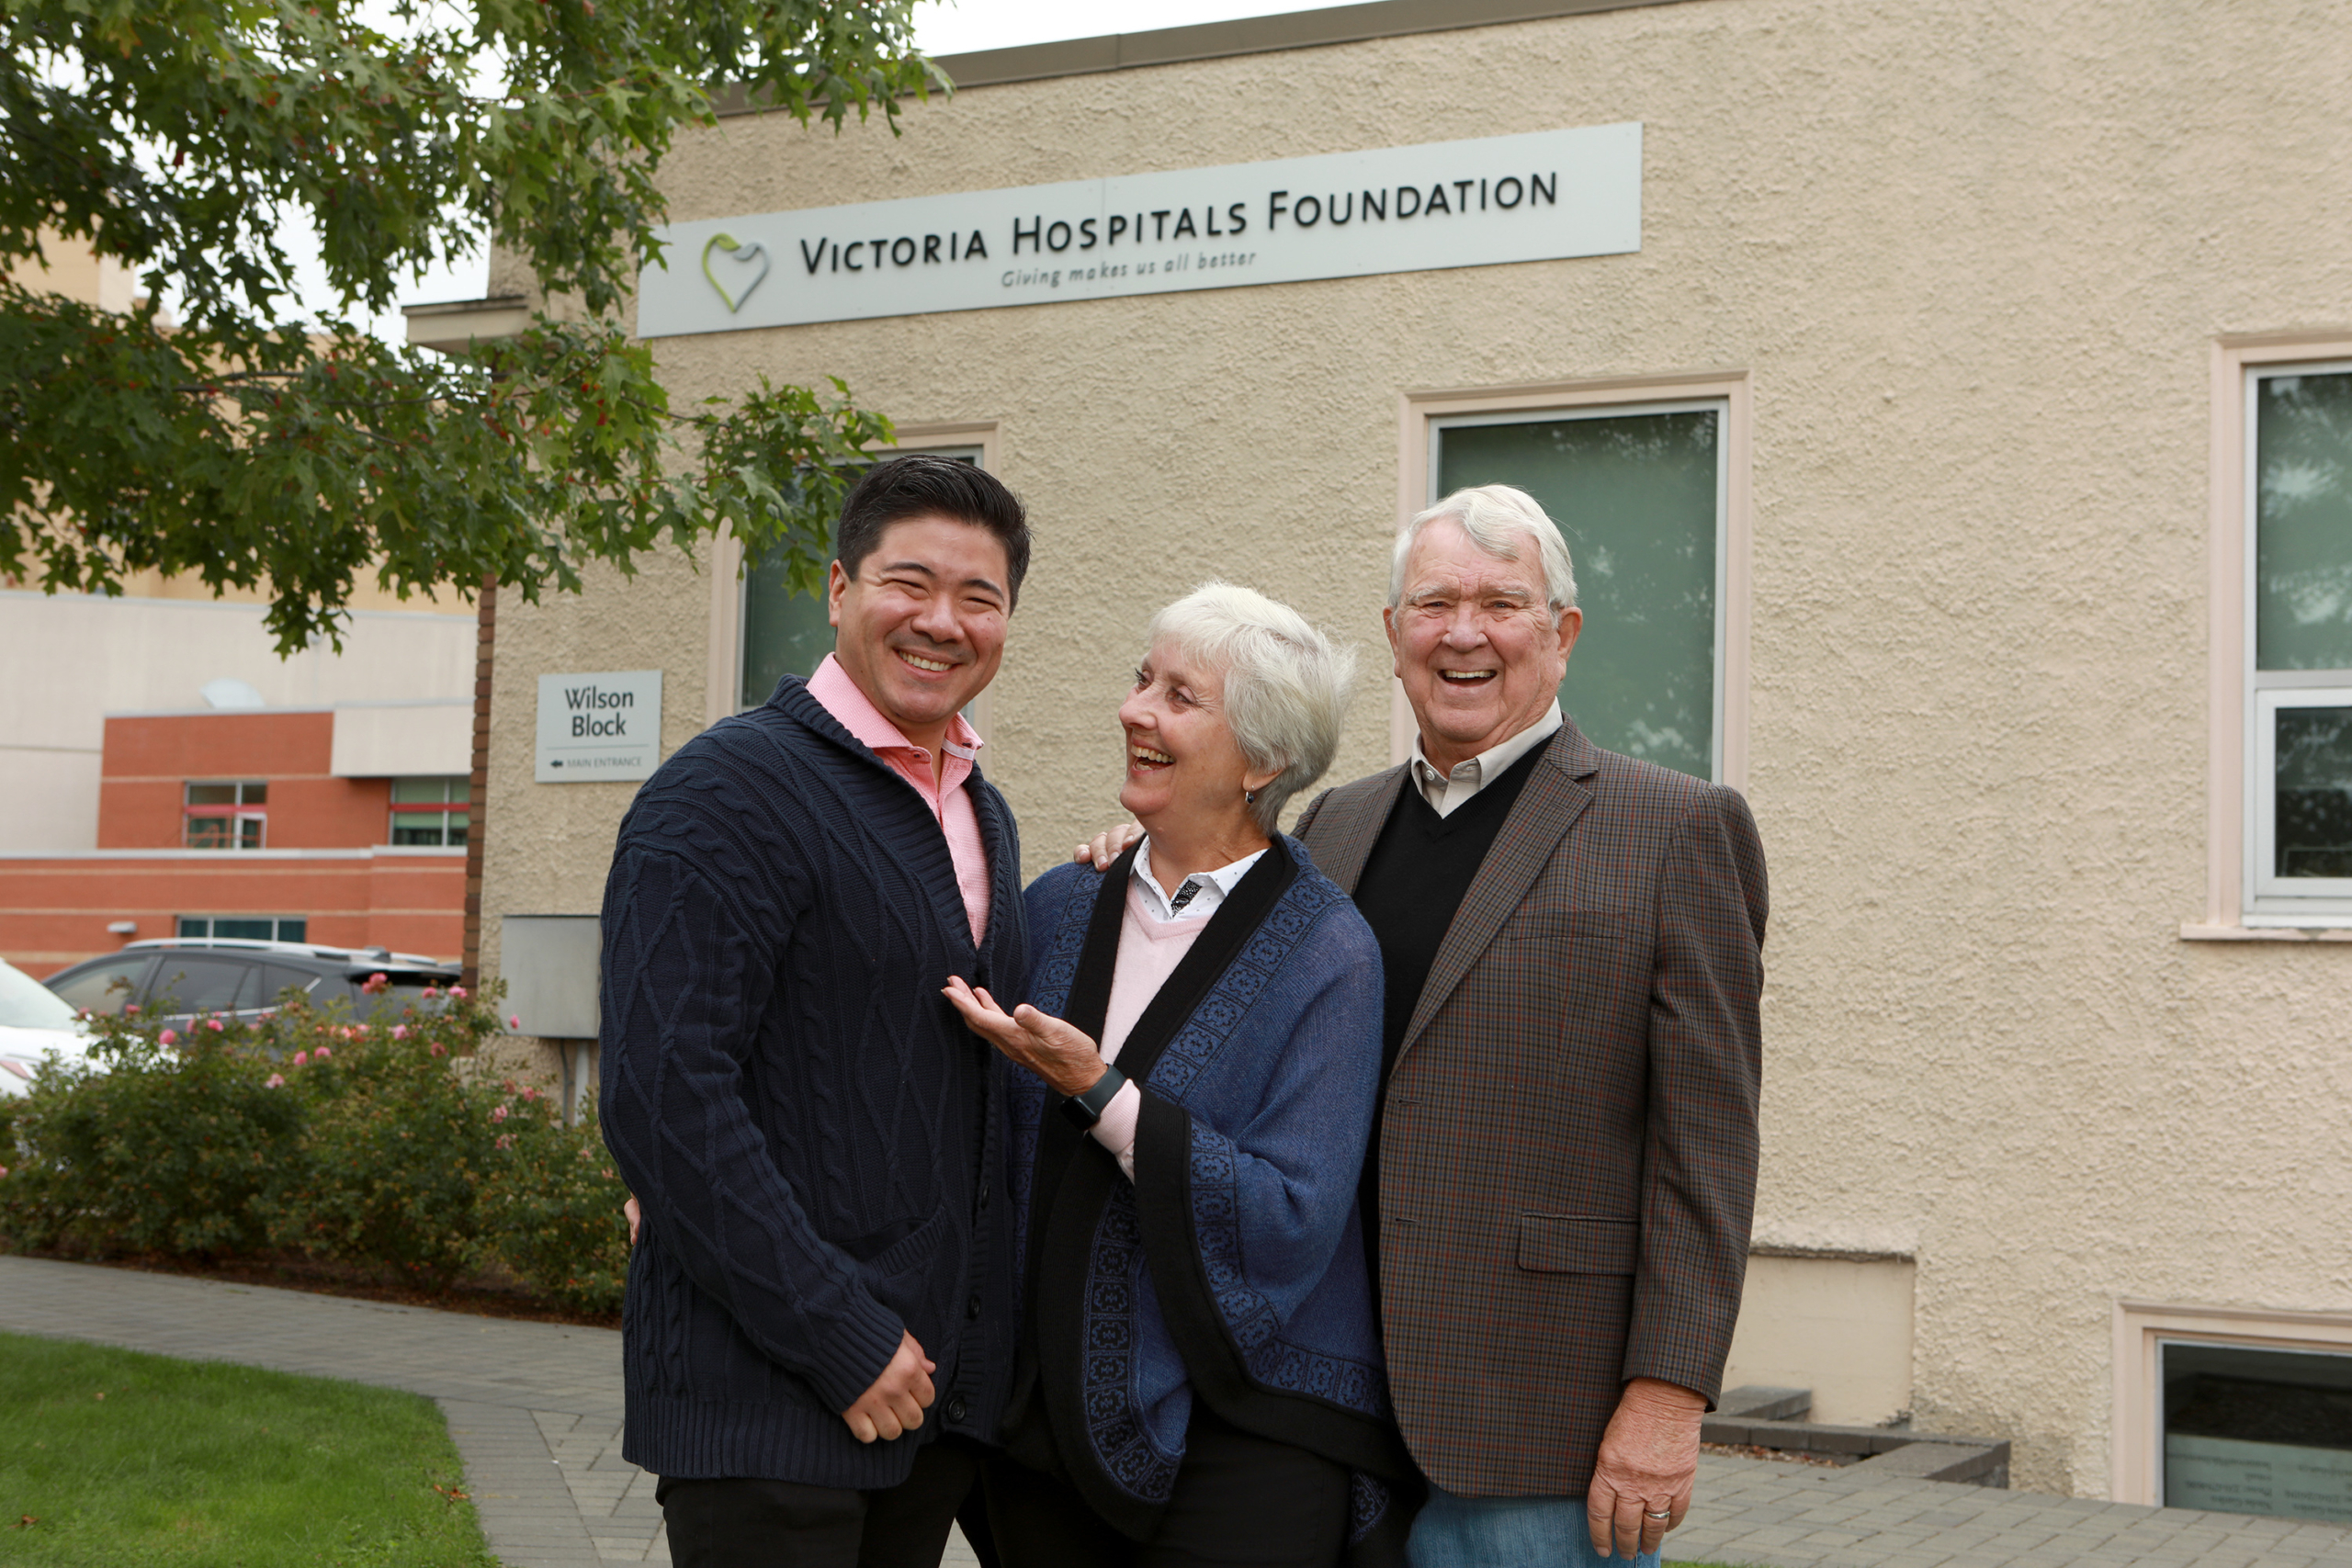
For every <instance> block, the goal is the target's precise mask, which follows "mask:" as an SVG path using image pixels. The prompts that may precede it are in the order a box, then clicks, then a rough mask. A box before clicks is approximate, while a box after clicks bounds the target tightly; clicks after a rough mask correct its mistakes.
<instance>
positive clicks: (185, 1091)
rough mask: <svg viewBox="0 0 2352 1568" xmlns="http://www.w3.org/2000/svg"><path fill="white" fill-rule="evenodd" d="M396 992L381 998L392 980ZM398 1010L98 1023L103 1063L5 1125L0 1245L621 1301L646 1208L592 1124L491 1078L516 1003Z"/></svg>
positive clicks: (44, 1078)
mask: <svg viewBox="0 0 2352 1568" xmlns="http://www.w3.org/2000/svg"><path fill="white" fill-rule="evenodd" d="M377 989H380V987H377ZM425 997H426V1000H425V1003H424V1006H422V1007H419V1006H416V1005H411V1006H410V1007H408V1008H406V1009H404V1010H402V1011H401V1014H400V1015H399V1016H398V1017H397V1018H393V1017H390V1016H387V1015H380V1014H379V1015H378V1016H377V1017H374V1018H372V1019H368V1020H357V1019H354V1018H353V1017H351V1016H350V1015H349V1013H348V1012H347V1011H345V1010H343V1009H341V1008H340V1007H337V1008H335V1009H334V1010H326V1011H317V1010H311V1009H309V1008H307V1007H304V1006H302V1005H301V1004H300V1001H299V1000H298V999H291V998H289V999H288V1002H287V1003H286V1005H284V1006H282V1007H281V1008H280V1009H279V1010H277V1012H275V1013H274V1014H272V1015H271V1016H269V1017H267V1018H264V1019H259V1020H254V1021H242V1020H238V1019H234V1018H227V1017H216V1018H205V1019H199V1020H198V1021H196V1022H195V1024H194V1025H193V1026H190V1027H187V1028H185V1029H183V1030H181V1031H177V1032H175V1031H168V1030H162V1029H159V1028H157V1027H156V1025H155V1024H154V1023H153V1022H151V1021H141V1019H139V1018H138V1017H136V1016H131V1017H125V1018H93V1019H92V1020H90V1024H91V1030H92V1034H93V1041H92V1044H91V1049H90V1055H91V1057H92V1066H90V1067H88V1068H86V1069H80V1070H76V1069H74V1068H67V1069H64V1070H62V1071H60V1072H55V1073H45V1074H43V1075H41V1076H40V1078H39V1079H37V1080H36V1083H35V1086H34V1089H33V1091H32V1093H31V1094H30V1095H29V1096H28V1097H27V1098H25V1099H23V1100H15V1101H11V1102H8V1106H9V1111H10V1112H11V1114H10V1115H9V1116H7V1118H6V1123H5V1125H0V1168H6V1175H5V1176H0V1239H5V1241H6V1245H8V1246H10V1247H16V1248H22V1249H32V1250H41V1251H53V1250H64V1251H69V1252H82V1253H90V1254H97V1255H105V1254H110V1253H164V1254H170V1255H175V1256H182V1257H188V1258H196V1259H198V1260H203V1261H215V1260H224V1259H227V1258H236V1257H239V1256H252V1255H255V1254H261V1253H266V1252H272V1251H278V1252H283V1251H289V1250H292V1251H300V1252H301V1253H304V1254H306V1255H308V1256H310V1257H311V1258H321V1259H326V1260H332V1261H334V1262H337V1263H341V1264H345V1265H349V1266H354V1267H356V1268H359V1269H364V1270H367V1271H368V1272H370V1273H373V1274H375V1275H377V1276H379V1277H381V1278H385V1279H390V1280H399V1281H401V1282H403V1283H408V1284H412V1285H415V1286H419V1287H422V1288H424V1289H427V1290H437V1289H440V1288H443V1287H446V1286H447V1284H448V1283H449V1282H450V1281H452V1280H455V1279H457V1278H458V1277H459V1276H461V1275H463V1274H466V1273H468V1272H470V1271H472V1270H476V1269H481V1268H484V1267H486V1266H489V1265H492V1264H501V1265H503V1266H504V1267H506V1268H507V1269H510V1270H512V1271H513V1272H514V1273H515V1275H517V1276H518V1277H519V1278H521V1279H522V1280H524V1281H525V1282H526V1284H528V1285H529V1286H531V1287H532V1288H533V1289H534V1290H535V1291H537V1292H539V1293H540V1294H542V1295H544V1296H546V1297H548V1299H550V1300H552V1301H555V1302H559V1303H562V1304H564V1305H567V1306H570V1307H572V1308H574V1309H576V1310H582V1311H591V1312H607V1311H613V1310H616V1309H617V1307H618V1305H619V1302H620V1281H621V1279H622V1276H623V1274H624V1273H625V1271H626V1268H627V1262H628V1258H627V1251H628V1231H627V1225H626V1222H625V1221H624V1220H623V1219H622V1217H621V1204H622V1202H623V1201H624V1200H625V1199H626V1198H627V1197H628V1193H627V1191H626V1190H625V1189H624V1188H623V1187H622V1185H621V1182H620V1180H619V1178H618V1177H617V1175H616V1173H615V1172H614V1170H613V1168H612V1162H611V1159H610V1157H609V1156H607V1155H606V1154H605V1148H604V1144H603V1141H602V1139H601V1138H599V1137H598V1135H597V1134H596V1131H595V1125H594V1117H593V1116H589V1117H583V1118H582V1121H581V1122H579V1123H578V1124H575V1125H566V1124H565V1122H564V1121H563V1118H562V1114H561V1111H560V1107H559V1106H557V1105H556V1104H555V1102H554V1101H553V1100H551V1099H550V1098H549V1097H548V1095H546V1094H544V1093H542V1092H541V1091H539V1090H538V1089H535V1088H528V1087H523V1086H518V1085H516V1084H515V1083H513V1082H511V1081H491V1080H488V1079H486V1078H483V1077H481V1076H479V1075H478V1074H476V1073H474V1072H473V1071H471V1070H470V1069H471V1067H472V1066H473V1057H474V1055H475V1052H476V1048H477V1047H478V1046H480V1045H481V1043H482V1042H483V1040H485V1039H486V1038H487V1037H488V1036H489V1035H490V1034H491V1033H492V1032H493V1031H494V1030H495V1029H496V1028H497V1026H498V1017H497V1013H496V1011H495V1004H496V1001H497V997H496V995H495V994H494V993H493V994H492V995H489V996H482V995H472V996H469V995H468V994H467V993H466V992H465V991H464V990H463V989H461V988H459V987H450V990H449V992H448V993H447V995H446V996H443V995H437V994H435V993H434V992H432V991H427V992H426V993H425Z"/></svg>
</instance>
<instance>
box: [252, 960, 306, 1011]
mask: <svg viewBox="0 0 2352 1568" xmlns="http://www.w3.org/2000/svg"><path fill="white" fill-rule="evenodd" d="M319 980H320V976H317V975H313V974H311V972H310V971H309V970H307V969H288V968H287V967H286V966H285V965H284V964H264V965H262V971H261V996H260V999H259V1000H258V1001H257V1002H256V1003H255V1004H254V1005H255V1006H257V1007H266V1008H274V1007H276V1006H277V1002H278V998H279V996H280V994H281V993H283V992H284V991H285V990H286V988H287V987H289V986H290V987H293V988H294V989H296V990H298V991H300V992H301V993H302V994H303V995H305V996H308V995H310V994H311V987H313V986H315V985H317V984H318V983H319Z"/></svg>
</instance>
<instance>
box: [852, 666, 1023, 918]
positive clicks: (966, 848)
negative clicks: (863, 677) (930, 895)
mask: <svg viewBox="0 0 2352 1568" xmlns="http://www.w3.org/2000/svg"><path fill="white" fill-rule="evenodd" d="M809 695H810V696H812V697H814V698H816V699H817V700H818V702H820V703H821V704H823V705H824V708H825V711H826V712H827V713H829V714H831V715H832V716H834V717H835V718H837V719H839V720H841V724H842V728H843V729H846V730H848V731H849V732H850V733H851V734H852V735H854V736H856V737H857V738H858V739H860V740H862V741H864V742H865V747H866V750H870V751H872V752H873V753H874V754H875V755H876V756H877V757H879V758H881V759H882V760H883V761H886V762H888V763H889V764H890V768H891V771H892V772H894V773H897V774H898V775H899V777H900V778H902V779H904V780H906V781H907V783H909V784H912V785H913V786H914V791H915V793H916V794H917V795H921V796H922V802H923V804H924V805H925V806H928V807H931V814H932V815H933V817H935V818H938V819H939V830H940V831H941V832H943V833H944V834H946V835H947V853H948V856H949V858H951V859H952V860H953V861H954V862H955V863H956V888H957V890H958V891H960V892H961V893H962V894H963V895H964V913H965V914H966V915H967V916H969V917H970V919H971V921H972V941H973V942H975V943H978V942H981V941H983V940H985V939H986V938H987V936H988V931H989V852H988V845H987V844H986V842H985V841H984V840H982V839H981V838H980V814H979V813H978V811H977V810H975V809H974V808H973V807H972V795H971V792H970V791H968V790H967V789H966V788H965V787H964V781H965V780H966V779H967V778H970V777H971V776H972V762H973V760H974V759H975V758H977V757H978V755H979V753H980V738H979V736H978V734H977V733H976V732H974V730H973V728H972V727H971V726H970V725H968V724H967V723H965V722H964V716H963V715H962V714H960V713H959V714H957V715H956V716H955V717H953V718H951V719H949V720H948V721H947V739H946V740H945V742H944V744H943V745H942V746H941V748H940V750H943V751H944V752H946V754H947V755H946V757H945V758H944V764H945V765H944V766H943V767H941V768H940V769H939V770H938V772H937V773H936V774H935V775H934V773H933V770H932V755H931V753H930V752H928V751H926V750H923V749H922V747H920V746H918V745H916V744H915V743H914V742H913V741H911V740H910V739H907V738H906V736H905V735H904V734H903V733H901V732H900V731H899V727H898V726H897V725H895V724H892V723H891V722H890V721H889V720H888V719H887V718H885V717H883V716H882V710H881V709H880V708H877V707H876V706H875V705H874V703H873V700H872V699H871V698H869V697H868V696H866V694H865V693H864V692H861V691H859V690H858V688H857V682H854V681H853V680H851V679H850V678H849V671H846V670H844V669H842V666H841V661H840V660H837V659H835V658H834V657H833V656H832V655H831V654H830V653H829V654H827V655H825V661H824V662H823V663H822V664H820V665H818V666H817V672H816V673H815V674H813V675H811V676H809Z"/></svg>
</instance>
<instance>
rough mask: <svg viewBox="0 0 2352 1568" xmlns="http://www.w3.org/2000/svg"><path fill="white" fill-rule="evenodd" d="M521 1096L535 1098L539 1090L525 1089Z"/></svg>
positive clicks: (526, 1098) (528, 1098) (537, 1096)
mask: <svg viewBox="0 0 2352 1568" xmlns="http://www.w3.org/2000/svg"><path fill="white" fill-rule="evenodd" d="M523 1098H524V1099H525V1100H537V1099H538V1098H539V1091H538V1090H537V1089H525V1090H524V1091H523Z"/></svg>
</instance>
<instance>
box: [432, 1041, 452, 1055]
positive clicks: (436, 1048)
mask: <svg viewBox="0 0 2352 1568" xmlns="http://www.w3.org/2000/svg"><path fill="white" fill-rule="evenodd" d="M448 1054H449V1048H448V1047H447V1045H444V1044H442V1043H441V1042H439V1041H438V1040H435V1042H434V1043H433V1055H436V1056H446V1055H448Z"/></svg>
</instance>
